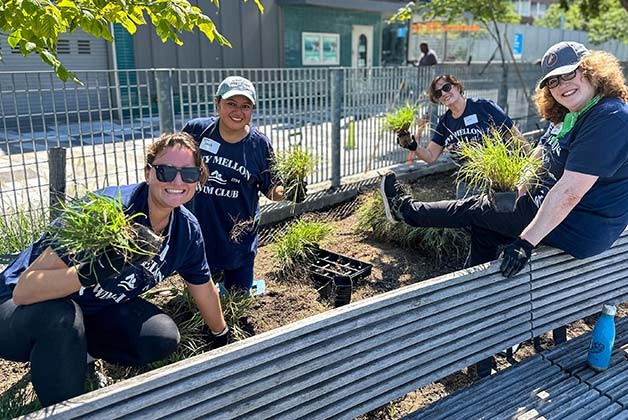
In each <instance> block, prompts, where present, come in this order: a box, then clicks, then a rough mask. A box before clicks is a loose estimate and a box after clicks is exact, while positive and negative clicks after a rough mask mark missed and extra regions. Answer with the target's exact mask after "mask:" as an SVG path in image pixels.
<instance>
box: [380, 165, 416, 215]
mask: <svg viewBox="0 0 628 420" xmlns="http://www.w3.org/2000/svg"><path fill="white" fill-rule="evenodd" d="M379 192H380V194H381V195H382V201H383V202H384V210H385V211H386V218H387V219H388V220H389V221H390V222H392V223H397V222H399V221H402V220H403V216H402V215H401V213H400V211H399V208H400V207H401V204H402V203H403V202H404V201H405V200H406V199H407V198H409V196H408V195H407V194H406V193H405V191H404V190H403V187H402V186H401V184H399V183H398V182H397V176H396V175H395V174H394V172H391V171H388V172H387V173H385V174H384V175H383V176H382V183H381V185H380V188H379Z"/></svg>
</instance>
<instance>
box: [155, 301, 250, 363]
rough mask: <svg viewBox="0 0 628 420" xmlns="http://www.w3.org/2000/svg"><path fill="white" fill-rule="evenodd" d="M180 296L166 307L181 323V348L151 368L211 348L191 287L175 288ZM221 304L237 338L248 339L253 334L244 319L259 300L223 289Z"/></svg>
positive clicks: (234, 338) (232, 334) (165, 310)
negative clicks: (245, 327)
mask: <svg viewBox="0 0 628 420" xmlns="http://www.w3.org/2000/svg"><path fill="white" fill-rule="evenodd" d="M172 290H174V291H175V293H176V295H175V296H174V297H173V298H172V299H170V301H169V302H168V303H167V304H166V305H164V307H163V309H164V312H166V313H167V314H168V315H170V317H172V319H174V321H175V322H176V323H177V326H178V328H179V333H180V335H181V342H180V343H179V346H178V347H177V350H176V351H175V352H174V353H172V354H171V355H170V356H168V357H167V358H166V359H164V360H160V361H158V362H154V363H152V364H151V365H150V369H156V368H158V367H162V366H166V365H169V364H171V363H174V362H178V361H180V360H184V359H187V358H189V357H192V356H196V355H199V354H201V353H204V352H206V351H208V350H210V344H211V342H210V341H209V335H208V334H209V332H208V329H207V326H206V325H205V321H204V320H203V317H202V316H201V314H200V313H199V311H198V309H197V307H196V304H195V303H194V298H193V297H192V295H191V294H190V292H189V291H188V289H187V288H185V289H183V290H182V291H180V290H178V289H172ZM220 305H221V307H222V313H223V316H224V317H225V322H226V323H227V325H228V326H229V329H230V330H231V337H232V339H233V340H234V341H239V340H244V339H245V338H247V337H248V336H249V333H248V332H247V331H246V330H244V329H243V328H242V326H241V322H240V321H241V320H242V319H245V318H246V317H247V316H248V315H250V314H251V312H252V310H253V308H254V306H255V300H254V299H253V298H252V297H251V296H250V295H248V294H246V293H243V292H231V291H227V292H226V293H225V292H221V294H220Z"/></svg>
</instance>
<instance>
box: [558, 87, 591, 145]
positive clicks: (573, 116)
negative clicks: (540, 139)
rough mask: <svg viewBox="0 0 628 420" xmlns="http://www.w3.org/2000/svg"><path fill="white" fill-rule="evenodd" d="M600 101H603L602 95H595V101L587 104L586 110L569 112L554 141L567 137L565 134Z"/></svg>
mask: <svg viewBox="0 0 628 420" xmlns="http://www.w3.org/2000/svg"><path fill="white" fill-rule="evenodd" d="M600 99H602V95H595V96H594V97H593V99H591V100H590V101H589V103H588V104H586V105H585V106H584V108H582V109H581V110H580V111H575V112H569V113H568V114H567V115H565V119H564V120H563V126H562V127H561V129H560V132H559V133H558V134H556V137H554V141H556V140H558V139H560V138H563V137H565V134H567V133H568V132H570V131H571V129H572V128H573V126H574V125H576V121H578V118H579V117H580V116H581V115H582V114H584V113H585V112H587V111H588V110H589V109H591V108H592V107H593V106H594V105H595V104H597V103H598V102H600Z"/></svg>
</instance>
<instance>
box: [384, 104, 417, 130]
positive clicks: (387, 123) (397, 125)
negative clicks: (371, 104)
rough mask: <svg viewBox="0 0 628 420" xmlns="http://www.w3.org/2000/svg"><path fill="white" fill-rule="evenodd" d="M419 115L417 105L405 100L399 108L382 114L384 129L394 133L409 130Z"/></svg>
mask: <svg viewBox="0 0 628 420" xmlns="http://www.w3.org/2000/svg"><path fill="white" fill-rule="evenodd" d="M417 115H419V107H418V106H417V105H412V104H410V103H409V102H406V104H405V105H403V106H401V107H400V108H398V109H396V110H394V111H392V112H389V113H387V114H386V115H385V116H384V125H383V127H384V129H385V130H390V131H392V132H394V133H403V132H407V131H408V130H410V127H412V125H413V124H414V122H415V121H416V118H417Z"/></svg>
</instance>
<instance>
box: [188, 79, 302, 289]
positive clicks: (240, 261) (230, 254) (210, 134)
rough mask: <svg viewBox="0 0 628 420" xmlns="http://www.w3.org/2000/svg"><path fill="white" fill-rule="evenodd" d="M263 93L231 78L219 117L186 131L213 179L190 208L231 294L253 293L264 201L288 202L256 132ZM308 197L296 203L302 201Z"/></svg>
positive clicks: (222, 87)
mask: <svg viewBox="0 0 628 420" xmlns="http://www.w3.org/2000/svg"><path fill="white" fill-rule="evenodd" d="M256 101H257V92H256V90H255V87H254V86H253V84H252V83H251V81H250V80H248V79H245V78H244V77H240V76H229V77H227V78H226V79H224V80H223V81H222V82H221V83H220V84H219V85H218V89H217V91H216V95H215V97H214V105H215V109H216V112H217V114H218V116H217V117H209V118H195V119H193V120H191V121H188V122H187V124H186V125H185V127H183V131H185V132H187V133H190V134H191V135H192V136H193V137H194V138H195V139H196V141H197V142H198V144H199V145H200V149H201V154H202V156H203V161H204V162H205V163H206V164H207V167H208V168H209V179H208V180H207V182H206V183H204V184H202V185H201V188H200V189H199V192H198V194H197V195H196V197H195V198H194V200H193V201H192V202H191V203H190V204H189V205H188V206H189V208H190V209H191V210H192V211H193V212H194V214H195V215H196V217H197V218H198V221H199V223H200V225H201V229H202V230H203V237H204V238H205V254H206V256H207V261H208V263H209V267H210V269H211V270H212V273H213V274H214V275H216V274H217V273H221V274H222V276H223V284H224V286H225V288H226V289H227V290H230V291H236V292H244V293H248V292H249V290H250V289H251V286H252V284H253V266H254V260H255V255H256V254H257V241H258V236H257V232H258V224H259V218H260V214H261V213H260V207H259V195H260V193H262V194H263V195H264V196H266V197H267V198H269V199H270V200H275V201H279V200H282V199H283V198H284V189H283V187H282V186H281V185H280V184H279V181H278V180H276V179H274V177H273V175H272V172H271V170H270V168H271V165H272V162H273V156H274V154H273V148H272V146H271V143H270V140H269V139H268V137H266V136H265V135H264V134H263V133H261V132H260V131H259V130H257V129H256V128H255V127H252V126H251V119H252V116H253V109H254V107H255V104H256ZM304 198H305V197H294V200H295V201H301V200H303V199H304Z"/></svg>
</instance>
